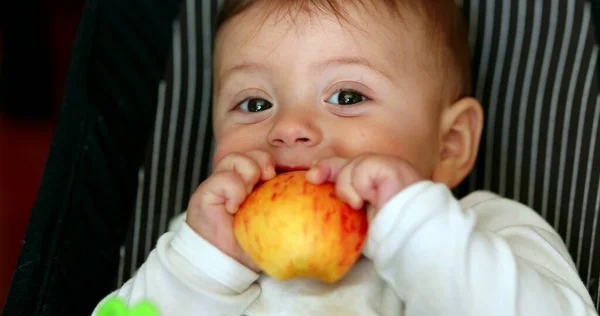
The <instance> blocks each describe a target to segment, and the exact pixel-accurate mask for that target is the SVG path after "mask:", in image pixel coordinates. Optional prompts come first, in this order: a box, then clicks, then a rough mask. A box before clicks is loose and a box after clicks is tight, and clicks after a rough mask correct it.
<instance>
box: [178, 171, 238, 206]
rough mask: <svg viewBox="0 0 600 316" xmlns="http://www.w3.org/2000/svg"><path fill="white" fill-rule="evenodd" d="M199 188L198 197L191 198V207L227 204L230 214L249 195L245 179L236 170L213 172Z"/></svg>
mask: <svg viewBox="0 0 600 316" xmlns="http://www.w3.org/2000/svg"><path fill="white" fill-rule="evenodd" d="M198 190H199V191H200V192H198V195H197V196H198V197H197V199H194V198H192V199H190V207H198V208H202V209H211V208H213V207H217V208H218V207H221V206H225V210H226V211H227V212H228V213H230V214H235V212H237V209H238V208H239V206H240V204H242V202H244V200H245V199H246V195H247V192H246V184H245V183H244V180H243V179H242V178H241V177H240V175H239V174H238V173H236V172H234V171H218V172H217V173H213V175H211V176H210V177H209V178H208V179H207V180H206V181H205V182H204V183H203V184H202V185H201V186H200V187H199V189H198ZM194 195H196V194H194Z"/></svg>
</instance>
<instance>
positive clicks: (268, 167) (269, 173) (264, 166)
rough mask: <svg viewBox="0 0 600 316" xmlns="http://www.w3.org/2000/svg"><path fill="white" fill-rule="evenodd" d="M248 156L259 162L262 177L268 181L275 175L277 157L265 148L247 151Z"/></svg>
mask: <svg viewBox="0 0 600 316" xmlns="http://www.w3.org/2000/svg"><path fill="white" fill-rule="evenodd" d="M246 156H248V157H250V159H252V160H254V161H255V162H256V163H258V165H259V167H260V179H261V180H263V181H267V180H269V179H271V178H273V177H275V165H276V162H275V158H274V157H273V155H271V154H270V153H268V152H266V151H264V150H253V151H249V152H247V153H246Z"/></svg>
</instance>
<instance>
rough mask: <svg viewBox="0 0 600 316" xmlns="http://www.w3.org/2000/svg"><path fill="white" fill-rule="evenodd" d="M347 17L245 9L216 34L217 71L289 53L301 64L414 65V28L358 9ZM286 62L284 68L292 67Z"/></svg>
mask: <svg viewBox="0 0 600 316" xmlns="http://www.w3.org/2000/svg"><path fill="white" fill-rule="evenodd" d="M346 13H347V16H346V17H345V18H344V19H340V18H338V17H337V16H335V15H334V14H333V13H329V12H323V13H319V14H316V13H313V14H309V13H299V14H297V15H292V16H290V15H286V14H284V13H283V12H279V11H274V12H271V13H269V14H264V12H261V8H260V7H258V6H257V7H254V8H251V9H248V11H246V12H244V13H242V14H240V15H238V16H236V17H235V18H234V19H231V20H230V21H229V23H227V24H225V25H224V26H223V27H222V28H221V29H220V30H219V32H218V34H217V38H216V49H215V57H216V58H215V62H216V67H217V68H219V67H225V68H227V66H230V65H228V64H230V63H239V59H243V60H245V61H246V62H251V61H255V60H261V61H269V60H270V59H273V58H275V57H278V56H277V55H278V54H287V53H290V51H294V52H302V53H305V54H306V55H302V54H298V55H297V56H295V57H300V58H301V59H304V58H312V59H314V60H323V61H325V60H330V59H333V58H336V56H356V57H357V58H358V57H359V58H362V59H363V60H364V59H367V60H368V59H374V60H380V61H384V60H395V62H396V63H400V64H404V63H411V62H414V60H413V61H411V60H412V59H413V58H415V57H417V56H422V55H423V52H417V51H416V50H418V49H422V48H423V47H425V46H427V45H425V44H424V43H420V42H425V41H426V38H425V37H424V36H420V35H419V34H418V33H419V32H418V30H419V28H418V27H415V28H414V30H415V31H410V30H409V29H408V28H406V27H405V24H403V23H400V22H398V21H397V20H396V19H392V17H391V16H381V15H377V14H376V12H375V13H374V12H372V11H367V10H361V9H360V8H354V9H347V11H346ZM291 57H292V56H290V59H289V60H287V62H288V63H289V62H292V60H291ZM236 59H237V60H236ZM396 59H397V60H396ZM293 62H295V63H297V62H299V61H298V60H294V61H293ZM375 62H376V61H375ZM217 70H219V69H217Z"/></svg>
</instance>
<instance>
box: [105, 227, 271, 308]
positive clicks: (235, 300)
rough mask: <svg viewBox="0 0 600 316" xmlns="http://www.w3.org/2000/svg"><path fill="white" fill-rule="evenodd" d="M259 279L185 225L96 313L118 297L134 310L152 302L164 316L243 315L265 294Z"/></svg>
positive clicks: (161, 240) (166, 238)
mask: <svg viewBox="0 0 600 316" xmlns="http://www.w3.org/2000/svg"><path fill="white" fill-rule="evenodd" d="M257 279H258V274H256V273H254V272H253V271H251V270H249V269H248V268H246V267H245V266H243V265H242V264H240V263H239V262H237V261H236V260H234V259H233V258H231V257H229V256H227V255H225V254H224V253H223V252H221V251H220V250H219V249H217V248H215V247H214V246H213V245H211V244H210V243H208V242H207V241H206V240H204V239H203V238H202V237H200V236H199V235H198V234H196V233H195V232H194V231H193V230H192V229H191V228H190V227H189V226H188V225H187V224H186V223H185V222H183V223H182V224H181V225H180V226H179V228H178V231H177V232H169V233H166V234H164V235H163V236H161V237H160V238H159V240H158V243H157V246H156V248H155V249H154V250H153V251H152V252H151V253H150V255H149V256H148V259H147V261H146V262H145V263H144V264H143V265H142V266H141V267H140V269H139V270H138V271H137V272H136V275H135V276H134V277H133V278H131V279H130V280H129V281H127V283H125V284H124V285H123V286H122V287H121V288H120V289H118V290H117V291H115V292H113V293H112V294H110V295H109V296H107V297H106V298H105V299H104V300H103V301H102V302H101V303H100V304H99V305H98V307H96V311H97V309H98V308H99V307H100V306H101V305H102V303H103V302H105V301H106V300H107V299H108V298H110V297H114V296H117V297H119V298H121V299H123V300H124V301H125V302H127V304H129V305H130V306H133V305H135V304H137V303H138V302H140V301H142V300H146V301H149V302H151V303H152V304H154V305H155V306H156V307H157V309H158V310H159V312H160V314H161V315H199V314H201V315H241V314H242V313H243V312H244V310H245V309H246V308H247V307H248V306H249V305H250V304H251V303H252V302H253V301H254V300H255V299H256V298H257V297H258V295H259V294H260V287H259V286H258V285H257V284H256V283H255V281H256V280H257ZM96 311H94V315H95V314H96Z"/></svg>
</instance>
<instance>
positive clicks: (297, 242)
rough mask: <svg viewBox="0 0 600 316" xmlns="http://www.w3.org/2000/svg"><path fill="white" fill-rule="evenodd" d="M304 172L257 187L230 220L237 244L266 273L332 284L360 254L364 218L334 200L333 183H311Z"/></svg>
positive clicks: (358, 212) (277, 178)
mask: <svg viewBox="0 0 600 316" xmlns="http://www.w3.org/2000/svg"><path fill="white" fill-rule="evenodd" d="M305 174H306V172H305V171H294V172H287V173H283V174H280V175H278V176H276V177H275V178H273V179H271V180H269V181H267V182H265V183H263V184H261V185H260V186H258V187H257V188H256V189H255V190H254V191H253V192H252V193H251V194H250V195H249V196H248V198H247V199H246V201H245V202H244V203H243V204H242V205H241V206H240V208H239V210H238V212H237V214H236V215H235V218H234V234H235V237H236V239H237V240H238V242H239V244H240V246H241V247H242V249H243V250H244V251H246V253H248V255H249V256H250V258H251V259H252V260H253V261H254V262H255V263H256V264H257V265H258V266H259V267H260V268H261V269H262V270H263V271H264V272H265V273H267V274H268V275H270V276H272V277H274V278H276V279H280V280H286V279H290V278H295V277H312V278H317V279H320V280H322V281H324V282H327V283H334V282H336V281H338V280H340V279H341V278H343V277H344V275H345V274H346V273H347V272H348V271H349V270H350V268H351V267H352V266H353V265H354V263H355V262H356V261H357V260H358V258H359V257H360V255H361V252H362V247H363V244H364V241H365V236H366V233H367V228H368V224H367V217H366V213H365V212H364V211H363V210H354V209H352V208H351V207H349V206H348V205H347V204H346V203H344V202H343V201H341V200H339V199H338V198H337V197H336V194H335V186H334V184H332V183H325V184H321V185H314V184H311V183H309V182H307V181H306V180H305Z"/></svg>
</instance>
